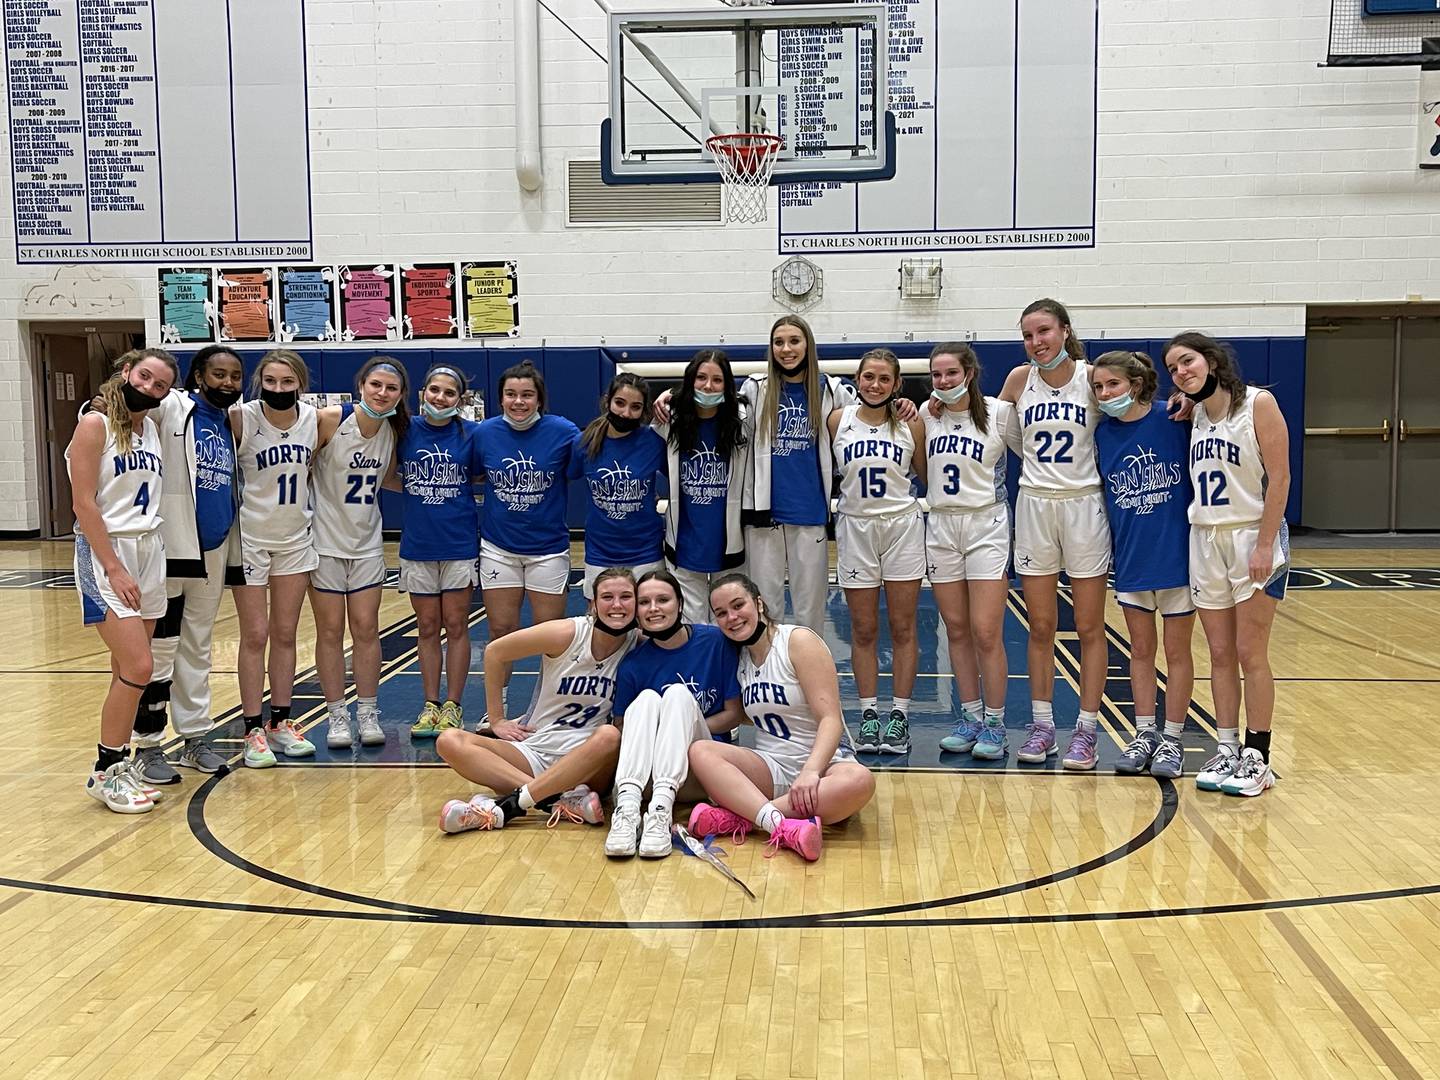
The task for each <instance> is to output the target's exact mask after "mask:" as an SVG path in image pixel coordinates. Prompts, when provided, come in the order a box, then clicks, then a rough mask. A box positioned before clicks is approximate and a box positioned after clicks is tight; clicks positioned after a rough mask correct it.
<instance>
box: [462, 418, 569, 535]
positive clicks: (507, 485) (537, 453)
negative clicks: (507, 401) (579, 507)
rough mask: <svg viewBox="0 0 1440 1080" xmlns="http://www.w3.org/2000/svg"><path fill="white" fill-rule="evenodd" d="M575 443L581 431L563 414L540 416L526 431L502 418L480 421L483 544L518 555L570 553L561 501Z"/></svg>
mask: <svg viewBox="0 0 1440 1080" xmlns="http://www.w3.org/2000/svg"><path fill="white" fill-rule="evenodd" d="M579 439H580V429H579V428H577V427H576V426H575V425H574V424H572V423H571V422H570V421H569V420H567V419H565V418H564V417H563V416H553V415H549V414H547V415H544V416H541V417H540V419H539V420H537V421H536V422H535V423H534V424H533V425H532V426H531V427H530V428H528V429H527V430H525V431H516V430H515V429H514V428H512V427H511V426H510V424H509V423H508V422H507V421H506V420H505V418H504V417H503V416H494V417H491V418H490V419H489V420H486V421H484V422H482V423H481V425H480V461H481V465H482V466H483V469H484V473H485V513H484V515H483V517H482V519H481V523H480V535H481V536H482V537H483V538H484V539H485V540H488V541H489V542H490V543H492V544H494V545H495V546H496V547H499V548H502V549H504V550H505V551H511V552H514V553H515V554H517V555H555V554H558V553H559V552H562V551H568V550H569V549H570V529H569V526H567V525H566V523H565V501H566V496H567V495H568V493H569V483H568V481H569V478H570V472H571V460H572V458H573V456H574V455H575V454H579V453H583V451H582V450H581V449H580V447H579Z"/></svg>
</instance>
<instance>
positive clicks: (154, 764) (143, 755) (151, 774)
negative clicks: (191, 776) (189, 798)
mask: <svg viewBox="0 0 1440 1080" xmlns="http://www.w3.org/2000/svg"><path fill="white" fill-rule="evenodd" d="M135 767H136V768H137V769H138V770H139V772H140V779H142V780H144V781H145V783H147V784H157V785H159V784H178V783H179V782H180V774H179V773H178V772H176V771H175V769H174V767H173V766H171V764H170V762H168V761H166V760H165V751H164V750H161V749H160V747H158V746H137V747H136V748H135Z"/></svg>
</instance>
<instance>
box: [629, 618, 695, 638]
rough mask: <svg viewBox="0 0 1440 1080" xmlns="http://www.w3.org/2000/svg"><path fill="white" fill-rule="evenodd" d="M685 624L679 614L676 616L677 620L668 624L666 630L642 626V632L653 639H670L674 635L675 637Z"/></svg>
mask: <svg viewBox="0 0 1440 1080" xmlns="http://www.w3.org/2000/svg"><path fill="white" fill-rule="evenodd" d="M684 625H685V622H684V620H682V619H681V618H680V616H678V615H677V616H675V621H674V622H673V623H671V624H670V625H669V626H667V627H666V628H665V629H664V630H646V629H645V628H644V627H643V626H642V627H641V628H640V632H641V633H642V634H644V635H645V636H646V637H648V638H649V639H650V640H651V641H669V640H670V639H671V638H672V637H674V636H675V635H676V634H678V633H679V632H680V628H681V627H683V626H684Z"/></svg>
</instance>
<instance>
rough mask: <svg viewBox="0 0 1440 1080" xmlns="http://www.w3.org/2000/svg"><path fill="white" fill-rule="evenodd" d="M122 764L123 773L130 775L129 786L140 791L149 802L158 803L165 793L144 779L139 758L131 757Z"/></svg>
mask: <svg viewBox="0 0 1440 1080" xmlns="http://www.w3.org/2000/svg"><path fill="white" fill-rule="evenodd" d="M124 764H125V775H126V776H128V777H130V785H131V787H133V788H135V789H136V790H137V791H139V792H140V794H141V795H144V796H145V797H146V798H147V799H149V800H150V801H151V802H155V803H158V802H159V801H160V800H161V799H163V798H164V797H165V793H164V792H163V791H161V790H160V789H159V788H157V787H156V786H155V785H154V784H152V783H150V782H149V781H148V780H146V779H145V777H144V775H142V774H141V772H140V761H139V759H137V758H131V759H130V760H129V761H127V762H125V763H124Z"/></svg>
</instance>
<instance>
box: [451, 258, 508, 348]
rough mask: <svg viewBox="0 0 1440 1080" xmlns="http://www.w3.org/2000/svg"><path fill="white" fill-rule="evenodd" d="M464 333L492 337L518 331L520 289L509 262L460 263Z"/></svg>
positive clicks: (466, 335)
mask: <svg viewBox="0 0 1440 1080" xmlns="http://www.w3.org/2000/svg"><path fill="white" fill-rule="evenodd" d="M460 288H461V299H462V301H463V303H464V311H465V319H464V323H463V327H464V336H465V337H467V338H479V337H492V336H496V335H499V334H504V335H505V336H507V337H517V336H518V335H519V333H520V295H519V293H520V289H519V283H518V281H517V274H516V268H515V264H514V263H513V262H469V263H461V264H460Z"/></svg>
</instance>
